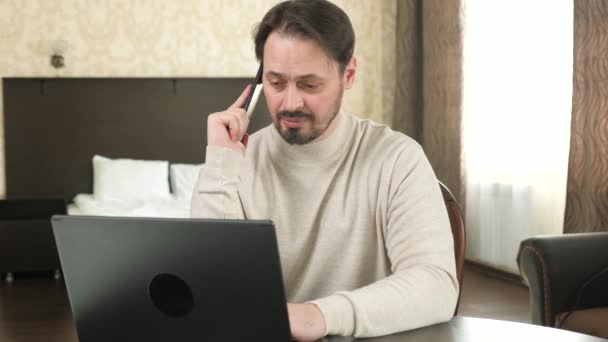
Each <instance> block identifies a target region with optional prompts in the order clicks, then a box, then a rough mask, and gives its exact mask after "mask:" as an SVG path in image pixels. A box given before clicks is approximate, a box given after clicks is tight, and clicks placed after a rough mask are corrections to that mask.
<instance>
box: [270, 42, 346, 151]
mask: <svg viewBox="0 0 608 342" xmlns="http://www.w3.org/2000/svg"><path fill="white" fill-rule="evenodd" d="M263 62H264V77H263V83H264V96H265V97H266V103H267V105H268V109H269V111H270V115H271V117H272V122H273V124H274V126H275V128H276V129H277V131H278V132H279V133H280V135H281V136H282V137H283V139H285V141H287V142H288V143H290V144H307V143H309V142H314V141H319V140H322V139H324V138H325V137H327V136H328V135H329V134H331V132H333V130H334V129H335V126H336V124H337V120H334V118H335V117H336V114H337V113H338V111H339V109H340V105H341V104H342V94H343V93H344V89H348V88H350V87H351V86H352V82H353V81H354V73H355V62H354V59H353V61H351V63H349V66H348V67H347V68H346V70H345V72H344V73H340V68H339V64H338V63H337V62H336V61H334V60H331V59H330V58H329V57H328V56H327V55H326V54H325V52H324V51H323V50H322V49H321V47H320V46H319V45H318V44H317V43H316V42H314V41H312V40H309V39H302V38H297V37H292V36H285V35H281V34H280V33H277V32H276V31H275V32H273V33H271V34H270V35H269V36H268V39H267V40H266V44H265V45H264V61H263Z"/></svg>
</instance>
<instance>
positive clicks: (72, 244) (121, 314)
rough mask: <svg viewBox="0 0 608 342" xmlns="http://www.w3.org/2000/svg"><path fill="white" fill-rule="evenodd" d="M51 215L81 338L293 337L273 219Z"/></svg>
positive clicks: (183, 341) (90, 341) (94, 341)
mask: <svg viewBox="0 0 608 342" xmlns="http://www.w3.org/2000/svg"><path fill="white" fill-rule="evenodd" d="M51 221H52V225H53V232H54V234H55V240H56V242H57V248H58V251H59V258H60V260H61V266H62V269H63V273H64V278H65V283H66V288H67V292H68V297H69V300H70V305H71V308H72V313H73V315H74V320H75V323H76V329H77V332H78V336H79V339H80V342H100V341H114V342H127V341H128V342H133V341H146V342H154V341H163V342H167V341H180V342H187V341H197V342H201V341H245V340H249V341H251V340H256V341H291V334H290V328H289V319H288V315H287V304H286V301H285V291H284V288H283V279H282V275H281V265H280V261H279V253H278V247H277V240H276V235H275V229H274V225H273V223H272V222H271V221H238V220H198V219H165V218H134V217H130V218H123V217H103V216H65V215H58V216H53V218H52V220H51Z"/></svg>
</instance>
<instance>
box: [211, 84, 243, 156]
mask: <svg viewBox="0 0 608 342" xmlns="http://www.w3.org/2000/svg"><path fill="white" fill-rule="evenodd" d="M250 91H251V85H247V87H245V90H244V91H243V93H242V94H241V96H239V98H238V99H237V100H236V101H235V102H234V103H233V104H232V105H231V106H230V107H228V109H226V110H225V111H223V112H217V113H213V114H210V115H209V117H208V118H207V146H218V147H224V148H229V149H231V150H234V151H237V152H240V153H241V154H243V155H245V148H246V147H247V137H248V136H247V127H248V126H249V118H248V117H247V112H246V111H245V109H243V106H244V105H245V101H246V99H247V96H248V95H249V92H250Z"/></svg>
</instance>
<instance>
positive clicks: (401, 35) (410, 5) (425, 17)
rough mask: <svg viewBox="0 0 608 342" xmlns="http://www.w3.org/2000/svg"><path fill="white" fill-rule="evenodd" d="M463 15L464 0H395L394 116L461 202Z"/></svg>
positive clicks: (400, 127) (462, 192)
mask: <svg viewBox="0 0 608 342" xmlns="http://www.w3.org/2000/svg"><path fill="white" fill-rule="evenodd" d="M461 14H462V6H461V0H398V1H397V20H396V38H397V39H396V44H397V48H396V54H397V61H396V63H397V70H396V76H397V81H396V84H397V86H396V90H395V111H394V113H395V114H394V117H393V118H392V120H391V121H392V126H393V128H394V129H396V130H399V131H402V132H404V133H405V134H407V135H409V136H410V137H412V138H414V139H416V140H417V141H418V142H419V143H420V144H421V145H422V147H423V148H424V151H425V153H426V155H427V156H428V158H429V160H430V162H431V164H432V165H433V168H434V170H435V173H436V174H437V177H438V179H439V180H441V181H442V182H443V183H445V184H446V185H447V186H448V188H450V190H451V191H452V192H453V193H454V195H455V196H456V197H457V198H458V199H459V203H460V204H461V206H463V205H464V186H463V184H464V183H463V176H464V174H463V173H464V172H463V168H462V165H463V163H462V162H461V160H462V148H461V133H462V129H461V122H462V120H461V118H462V67H461V65H462V32H463V30H462V22H461V20H462V19H461V18H462V15H461ZM462 209H463V210H464V208H462Z"/></svg>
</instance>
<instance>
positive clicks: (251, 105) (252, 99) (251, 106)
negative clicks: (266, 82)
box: [243, 64, 263, 118]
mask: <svg viewBox="0 0 608 342" xmlns="http://www.w3.org/2000/svg"><path fill="white" fill-rule="evenodd" d="M262 71H263V68H262V64H260V67H259V68H258V73H257V74H256V76H255V80H254V81H253V83H252V84H251V90H250V91H249V95H247V99H246V100H245V105H244V106H243V109H245V111H246V112H247V117H249V118H251V114H253V111H254V110H255V105H256V104H257V103H258V99H259V98H260V93H261V92H262Z"/></svg>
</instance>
